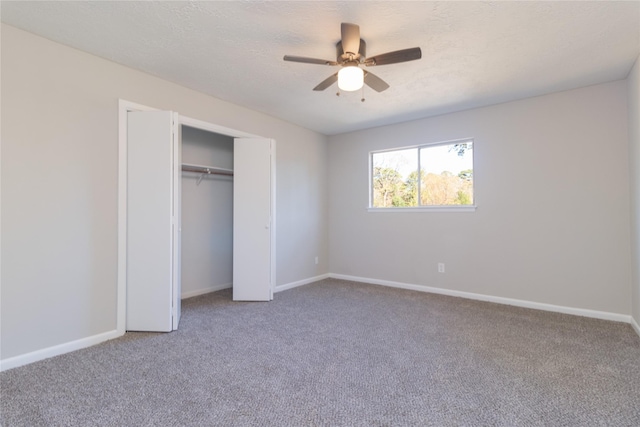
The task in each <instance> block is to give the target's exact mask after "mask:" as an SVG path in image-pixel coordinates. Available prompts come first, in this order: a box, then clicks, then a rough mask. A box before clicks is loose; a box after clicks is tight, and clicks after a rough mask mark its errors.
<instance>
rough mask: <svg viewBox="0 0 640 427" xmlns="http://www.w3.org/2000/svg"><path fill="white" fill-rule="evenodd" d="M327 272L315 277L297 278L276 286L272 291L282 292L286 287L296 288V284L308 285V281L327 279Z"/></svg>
mask: <svg viewBox="0 0 640 427" xmlns="http://www.w3.org/2000/svg"><path fill="white" fill-rule="evenodd" d="M328 278H329V274H328V273H327V274H321V275H319V276H315V277H309V278H308V279H303V280H298V281H297V282H291V283H285V284H284V285H279V286H276V287H275V289H274V290H273V291H274V292H282V291H286V290H287V289H293V288H297V287H298V286H303V285H308V284H309V283H313V282H317V281H320V280H324V279H328Z"/></svg>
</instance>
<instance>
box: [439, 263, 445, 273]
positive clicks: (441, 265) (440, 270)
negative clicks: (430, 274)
mask: <svg viewBox="0 0 640 427" xmlns="http://www.w3.org/2000/svg"><path fill="white" fill-rule="evenodd" d="M438 273H444V262H439V263H438Z"/></svg>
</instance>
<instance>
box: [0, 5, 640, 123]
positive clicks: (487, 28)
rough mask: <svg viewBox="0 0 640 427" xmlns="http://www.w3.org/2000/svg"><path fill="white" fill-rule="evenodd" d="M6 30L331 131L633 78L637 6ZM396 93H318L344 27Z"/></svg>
mask: <svg viewBox="0 0 640 427" xmlns="http://www.w3.org/2000/svg"><path fill="white" fill-rule="evenodd" d="M0 12H1V18H2V21H3V22H5V23H7V24H9V25H13V26H15V27H18V28H22V29H24V30H27V31H30V32H32V33H35V34H39V35H41V36H43V37H46V38H48V39H51V40H54V41H57V42H60V43H63V44H66V45H69V46H72V47H75V48H77V49H80V50H83V51H86V52H90V53H92V54H95V55H98V56H101V57H104V58H108V59H110V60H113V61H115V62H118V63H121V64H124V65H127V66H129V67H132V68H135V69H138V70H142V71H145V72H148V73H150V74H154V75H157V76H160V77H162V78H164V79H166V80H170V81H173V82H176V83H178V84H181V85H183V86H186V87H189V88H192V89H195V90H198V91H200V92H204V93H207V94H210V95H212V96H214V97H216V98H220V99H224V100H227V101H230V102H233V103H235V104H239V105H242V106H245V107H248V108H251V109H254V110H258V111H262V112H264V113H267V114H269V115H271V116H275V117H279V118H281V119H284V120H287V121H289V122H292V123H296V124H299V125H301V126H304V127H307V128H309V129H313V130H316V131H318V132H321V133H324V134H329V135H331V134H337V133H342V132H347V131H352V130H357V129H363V128H368V127H374V126H380V125H385V124H389V123H395V122H401V121H406V120H411V119H416V118H420V117H426V116H432V115H438V114H443V113H447V112H451V111H458V110H463V109H468V108H473V107H478V106H483V105H490V104H495V103H499V102H504V101H509V100H514V99H519V98H524V97H529V96H535V95H541V94H545V93H550V92H555V91H560V90H566V89H572V88H577V87H581V86H587V85H591V84H597V83H601V82H606V81H612V80H617V79H622V78H625V77H626V75H627V73H628V72H629V70H630V69H631V67H632V65H633V63H634V61H635V59H636V58H637V57H638V54H639V53H640V2H637V1H626V2H611V1H595V2H584V1H580V2H554V1H545V2H495V3H493V2H428V1H411V2H398V1H384V2H373V1H366V2H364V1H340V2H338V1H331V2H316V1H295V2H285V1H266V2H265V1H259V2H258V1H248V2H246V1H245V2H211V1H200V2H183V1H180V2H156V1H141V2H133V1H127V2H116V1H105V2H96V1H76V2H70V1H69V2H66V1H65V2H55V1H46V2H12V1H2V2H1V11H0ZM341 22H352V23H356V24H358V25H360V29H361V37H362V38H363V39H364V40H365V41H366V42H367V54H368V55H369V56H372V55H376V54H380V53H385V52H389V51H394V50H398V49H404V48H409V47H416V46H418V47H420V48H421V49H422V59H421V60H418V61H413V62H407V63H402V64H394V65H385V66H379V67H373V68H369V70H370V71H373V72H374V73H375V74H376V75H378V76H379V77H381V78H382V79H384V80H385V81H387V82H388V83H389V84H390V85H391V87H390V88H389V89H388V90H386V91H385V92H382V93H377V92H374V91H373V90H370V89H369V90H367V89H365V97H366V102H360V98H361V92H359V91H358V92H351V93H343V94H342V95H341V96H340V97H337V96H336V95H335V93H336V86H335V85H334V86H332V87H330V88H329V89H327V90H326V91H324V92H314V91H312V88H313V87H314V86H316V84H318V83H319V82H320V81H322V80H324V79H325V78H326V77H328V76H329V75H331V74H332V73H334V72H335V71H337V70H336V68H334V67H329V66H322V65H310V64H300V63H292V62H285V61H283V60H282V57H283V56H284V55H287V54H288V55H295V56H308V57H315V58H323V59H330V60H333V59H335V43H336V42H337V41H338V40H339V38H340V23H341Z"/></svg>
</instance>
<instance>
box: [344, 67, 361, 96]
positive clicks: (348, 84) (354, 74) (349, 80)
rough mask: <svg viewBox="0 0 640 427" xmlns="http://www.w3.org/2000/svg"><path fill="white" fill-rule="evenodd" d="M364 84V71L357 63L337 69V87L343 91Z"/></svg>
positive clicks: (348, 90) (350, 90)
mask: <svg viewBox="0 0 640 427" xmlns="http://www.w3.org/2000/svg"><path fill="white" fill-rule="evenodd" d="M363 85H364V71H362V68H360V67H358V66H357V65H351V66H347V67H342V68H341V69H340V71H338V87H339V88H340V90H343V91H345V92H353V91H354V90H358V89H361V88H362V86H363Z"/></svg>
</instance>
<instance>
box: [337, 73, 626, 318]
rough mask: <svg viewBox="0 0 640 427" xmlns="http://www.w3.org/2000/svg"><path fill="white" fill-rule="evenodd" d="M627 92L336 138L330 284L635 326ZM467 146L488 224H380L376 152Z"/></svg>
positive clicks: (436, 220) (439, 220)
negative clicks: (608, 318)
mask: <svg viewBox="0 0 640 427" xmlns="http://www.w3.org/2000/svg"><path fill="white" fill-rule="evenodd" d="M626 90H627V89H626V82H625V81H618V82H613V83H609V84H603V85H598V86H592V87H587V88H583V89H578V90H573V91H568V92H561V93H555V94H551V95H547V96H541V97H536V98H530V99H525V100H522V101H517V102H510V103H505V104H500V105H495V106H491V107H486V108H479V109H474V110H469V111H462V112H458V113H453V114H447V115H443V116H439V117H433V118H427V119H422V120H417V121H412V122H407V123H403V124H397V125H391V126H384V127H379V128H374V129H368V130H364V131H359V132H353V133H349V134H343V135H337V136H333V137H330V142H329V168H330V171H331V172H330V179H329V191H330V210H329V230H330V240H329V253H330V258H331V259H330V270H331V272H332V273H335V274H341V275H348V276H355V277H364V278H373V279H378V280H387V281H395V282H402V283H407V284H414V285H424V286H432V287H437V288H443V289H445V290H455V291H461V292H470V293H476V294H483V295H489V296H494V297H502V298H511V299H519V300H526V301H530V302H535V303H546V304H554V305H559V306H564V307H572V308H580V309H589V310H597V311H602V312H608V313H617V314H621V315H629V314H630V312H631V303H630V301H629V296H630V293H631V290H630V280H631V279H630V265H631V260H630V253H629V247H630V238H629V233H630V228H629V221H630V217H629V195H628V194H629V193H628V192H629V184H628V173H629V166H628V160H627V155H628V154H627V153H628V139H627V106H626ZM466 137H472V138H474V139H475V145H474V152H475V170H474V179H475V196H476V202H477V205H478V208H477V211H476V212H473V213H469V212H464V213H463V212H458V213H435V212H429V213H405V212H403V213H369V212H367V210H366V208H367V204H368V171H367V167H368V153H369V151H371V150H379V149H384V148H392V147H402V146H407V145H414V144H423V143H429V142H438V141H447V140H454V139H459V138H466ZM438 262H444V263H445V264H446V273H444V274H441V273H438V272H437V263H438Z"/></svg>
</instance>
